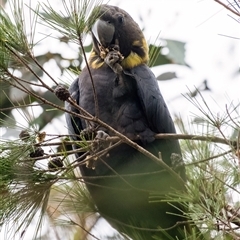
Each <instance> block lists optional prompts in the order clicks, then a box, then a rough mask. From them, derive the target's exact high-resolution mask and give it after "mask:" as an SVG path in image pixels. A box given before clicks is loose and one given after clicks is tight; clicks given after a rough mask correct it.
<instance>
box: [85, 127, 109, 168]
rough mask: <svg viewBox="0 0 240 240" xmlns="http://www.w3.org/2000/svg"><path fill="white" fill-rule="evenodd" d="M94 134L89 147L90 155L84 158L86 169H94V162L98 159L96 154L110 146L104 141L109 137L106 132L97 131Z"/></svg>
mask: <svg viewBox="0 0 240 240" xmlns="http://www.w3.org/2000/svg"><path fill="white" fill-rule="evenodd" d="M95 133H96V135H95V138H94V140H93V142H92V145H91V149H90V155H89V156H87V157H86V167H87V168H91V169H95V168H96V161H97V160H98V158H99V156H98V154H97V153H98V152H99V151H101V150H104V149H106V148H108V147H109V146H110V145H111V143H109V142H108V141H106V139H107V137H109V135H108V134H107V133H106V132H104V131H102V130H99V131H97V132H95Z"/></svg>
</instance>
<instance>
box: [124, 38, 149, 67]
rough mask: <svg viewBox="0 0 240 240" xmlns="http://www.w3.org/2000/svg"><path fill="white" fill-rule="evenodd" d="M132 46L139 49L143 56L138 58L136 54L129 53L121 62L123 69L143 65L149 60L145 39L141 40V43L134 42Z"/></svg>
mask: <svg viewBox="0 0 240 240" xmlns="http://www.w3.org/2000/svg"><path fill="white" fill-rule="evenodd" d="M133 46H135V47H139V48H141V49H142V50H143V52H144V55H143V56H140V55H139V54H137V53H136V52H133V51H131V53H130V54H129V55H128V56H127V57H126V58H124V59H123V61H122V62H121V65H122V67H123V68H125V69H129V68H133V67H136V66H138V65H141V64H145V63H147V62H148V60H149V56H148V45H147V42H146V40H145V39H142V41H139V40H137V41H135V42H133Z"/></svg>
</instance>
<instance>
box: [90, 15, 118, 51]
mask: <svg viewBox="0 0 240 240" xmlns="http://www.w3.org/2000/svg"><path fill="white" fill-rule="evenodd" d="M91 31H92V34H93V35H94V37H95V38H96V39H97V41H98V43H99V44H100V45H102V46H103V47H108V46H109V45H110V44H111V42H112V40H113V37H114V32H115V28H114V26H113V24H112V23H110V22H106V21H103V20H100V19H98V20H96V22H95V23H94V24H93V26H92V30H91Z"/></svg>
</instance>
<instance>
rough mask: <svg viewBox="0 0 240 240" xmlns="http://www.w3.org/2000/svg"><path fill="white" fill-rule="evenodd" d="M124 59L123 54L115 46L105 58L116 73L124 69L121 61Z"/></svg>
mask: <svg viewBox="0 0 240 240" xmlns="http://www.w3.org/2000/svg"><path fill="white" fill-rule="evenodd" d="M122 60H123V56H122V54H121V53H120V52H119V51H118V50H116V49H115V48H113V50H111V51H110V52H108V54H107V55H106V57H105V58H104V61H105V63H106V64H107V65H108V66H109V67H110V68H111V69H112V70H113V71H114V72H115V73H116V74H121V73H122V71H123V69H122V66H121V65H120V63H119V62H121V61H122Z"/></svg>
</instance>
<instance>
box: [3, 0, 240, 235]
mask: <svg viewBox="0 0 240 240" xmlns="http://www.w3.org/2000/svg"><path fill="white" fill-rule="evenodd" d="M36 2H37V1H36ZM49 2H51V4H54V3H53V2H54V1H49ZM59 2H61V1H56V2H55V3H57V5H56V6H57V7H60V5H59ZM104 2H106V1H104ZM226 2H227V1H226ZM108 3H109V4H111V5H117V6H119V7H121V8H123V9H124V10H126V11H127V12H128V13H129V14H130V15H131V16H132V17H133V18H134V19H135V21H136V22H137V23H138V24H139V25H140V26H141V28H144V34H145V36H146V39H147V40H148V41H150V42H154V41H155V39H156V38H157V36H158V35H159V33H160V37H161V38H169V39H175V40H181V41H184V42H186V43H187V44H186V62H187V63H188V64H189V65H190V66H191V67H192V69H189V68H187V67H183V66H173V65H166V66H161V67H156V68H154V69H153V72H154V73H155V74H156V75H159V74H160V73H163V72H165V71H176V72H177V75H178V76H179V78H177V79H174V80H171V81H165V82H160V83H159V85H160V89H161V92H162V94H163V96H164V98H165V100H166V102H167V104H168V106H169V109H170V111H171V113H172V114H173V115H180V116H181V117H182V118H183V119H184V120H185V121H187V122H191V120H192V117H193V115H194V113H197V114H199V113H198V111H197V110H196V108H195V107H193V105H192V104H190V103H189V102H188V101H187V100H186V99H184V98H182V97H181V94H185V93H186V92H188V88H190V89H192V90H193V89H194V86H198V85H199V84H200V83H202V81H203V80H204V79H206V80H207V81H208V86H209V88H210V89H211V91H206V92H203V96H204V98H205V99H206V101H207V102H208V104H209V106H210V107H211V110H212V111H213V112H214V113H216V114H219V115H222V114H223V113H224V112H225V111H226V110H225V106H226V104H227V105H228V106H229V105H230V103H231V102H232V101H233V102H234V103H235V104H236V105H237V104H239V96H240V77H239V76H240V75H239V72H238V74H237V71H239V67H240V25H239V24H240V23H239V22H237V21H236V20H234V19H233V18H231V17H230V16H232V17H234V18H235V19H237V17H236V16H234V15H233V14H232V13H230V12H229V11H227V10H226V9H224V8H223V7H222V6H220V5H219V4H217V3H216V2H214V1H213V0H110V1H108ZM229 15H230V16H229ZM239 19H240V18H238V21H239ZM37 32H41V30H39V31H37ZM220 35H227V36H229V37H224V36H220ZM76 49H77V46H75V47H73V48H72V51H67V52H66V56H70V57H71V56H73V54H76ZM48 50H50V51H54V52H58V51H60V50H61V47H60V46H56V44H54V43H51V42H49V41H48V42H47V44H45V45H44V44H42V46H41V48H38V49H36V54H37V53H38V52H42V51H46V52H47V51H48ZM45 67H46V68H47V69H48V70H49V71H50V72H51V73H52V74H54V76H56V79H58V78H59V79H60V78H61V79H62V78H64V76H60V72H59V71H58V70H56V71H55V70H54V64H53V63H48V64H46V66H45ZM176 96H179V97H178V98H176ZM238 109H239V108H238ZM19 121H24V120H21V119H20V118H19ZM23 124H24V123H23ZM56 126H58V127H56ZM59 126H61V127H59ZM62 126H65V123H64V118H61V119H60V120H59V119H56V120H55V121H53V123H52V124H51V125H49V126H48V127H47V131H52V129H54V131H56V132H57V131H59V130H61V133H62V134H64V133H63V132H62V131H65V133H66V132H67V129H66V128H65V127H62ZM50 129H51V130H50ZM63 129H64V130H63ZM97 232H98V233H99V232H101V233H102V234H104V233H107V232H109V228H108V227H107V225H106V224H103V225H98V227H97V229H95V232H94V233H97ZM0 236H1V234H0ZM0 239H2V238H1V237H0ZM24 239H27V240H28V239H29V240H30V239H31V233H30V232H29V233H27V234H26V237H25V238H24ZM101 239H103V238H101Z"/></svg>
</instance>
